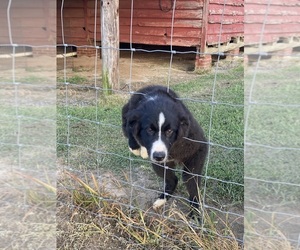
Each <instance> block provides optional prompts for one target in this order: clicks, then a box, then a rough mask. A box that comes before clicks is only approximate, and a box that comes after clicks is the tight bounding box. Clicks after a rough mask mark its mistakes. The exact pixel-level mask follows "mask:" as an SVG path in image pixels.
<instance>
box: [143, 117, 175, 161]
mask: <svg viewBox="0 0 300 250" xmlns="http://www.w3.org/2000/svg"><path fill="white" fill-rule="evenodd" d="M141 125H142V127H141V130H140V143H141V145H143V146H144V147H145V148H146V149H147V151H148V154H149V157H150V160H151V161H153V162H157V163H164V162H166V161H167V160H168V152H169V148H170V147H171V145H172V144H173V141H174V140H175V138H176V135H175V134H176V131H175V130H174V129H173V128H172V126H171V124H169V123H168V122H167V120H166V116H165V114H164V113H163V112H159V114H158V116H157V117H156V119H154V120H150V119H146V122H145V120H144V121H143V122H142V123H141ZM176 125H177V124H176Z"/></svg>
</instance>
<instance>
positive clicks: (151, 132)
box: [147, 127, 155, 135]
mask: <svg viewBox="0 0 300 250" xmlns="http://www.w3.org/2000/svg"><path fill="white" fill-rule="evenodd" d="M147 133H148V134H149V135H153V134H154V133H155V131H154V129H153V128H151V127H149V128H147Z"/></svg>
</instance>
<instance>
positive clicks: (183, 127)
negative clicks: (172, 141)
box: [178, 115, 190, 137]
mask: <svg viewBox="0 0 300 250" xmlns="http://www.w3.org/2000/svg"><path fill="white" fill-rule="evenodd" d="M179 122H180V126H179V133H178V136H179V137H185V136H187V135H188V133H189V128H190V119H189V118H188V117H187V116H185V115H182V116H181V117H180V119H179Z"/></svg>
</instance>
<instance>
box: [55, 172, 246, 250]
mask: <svg viewBox="0 0 300 250" xmlns="http://www.w3.org/2000/svg"><path fill="white" fill-rule="evenodd" d="M62 176H63V178H62V179H63V183H64V184H63V185H61V186H60V187H61V188H59V189H58V198H59V200H60V201H61V203H60V205H59V209H58V248H59V249H70V248H73V249H74V248H81V247H84V248H87V247H89V248H90V249H157V248H163V249H225V250H226V249H230V250H235V249H241V248H242V246H241V245H239V243H238V241H237V240H236V239H235V237H234V235H233V233H232V232H231V230H230V228H229V226H228V225H226V223H225V222H224V221H223V223H224V227H223V229H219V228H217V227H216V225H215V218H214V217H213V216H211V215H209V214H208V213H204V215H203V216H205V225H204V228H205V230H202V229H201V226H199V225H198V226H197V225H196V223H195V221H192V220H190V219H189V218H188V217H186V215H185V214H183V213H182V212H181V210H179V209H177V208H176V207H170V208H169V209H168V210H166V211H164V215H162V214H156V213H153V211H151V209H149V210H146V211H144V210H141V209H137V208H130V207H128V206H126V204H129V201H128V200H125V199H124V198H118V199H117V198H116V197H112V196H111V194H109V192H108V191H107V190H106V189H105V186H101V185H99V183H98V181H97V180H96V178H95V176H94V175H93V174H91V175H90V176H89V178H81V177H79V176H77V175H75V174H73V173H70V172H66V171H64V172H63V173H62ZM62 176H61V177H62ZM88 179H89V180H90V181H87V180H88ZM65 187H68V188H65ZM70 187H72V188H70ZM218 219H219V218H218Z"/></svg>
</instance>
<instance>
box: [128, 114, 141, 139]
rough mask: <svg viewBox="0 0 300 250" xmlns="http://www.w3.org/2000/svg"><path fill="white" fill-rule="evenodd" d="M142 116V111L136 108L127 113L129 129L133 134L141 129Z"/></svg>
mask: <svg viewBox="0 0 300 250" xmlns="http://www.w3.org/2000/svg"><path fill="white" fill-rule="evenodd" d="M140 117H141V115H140V113H139V112H137V111H136V110H133V111H131V112H129V113H128V114H127V130H129V131H130V132H131V133H133V134H137V133H138V131H139V124H140V122H139V121H140Z"/></svg>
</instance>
